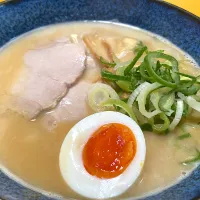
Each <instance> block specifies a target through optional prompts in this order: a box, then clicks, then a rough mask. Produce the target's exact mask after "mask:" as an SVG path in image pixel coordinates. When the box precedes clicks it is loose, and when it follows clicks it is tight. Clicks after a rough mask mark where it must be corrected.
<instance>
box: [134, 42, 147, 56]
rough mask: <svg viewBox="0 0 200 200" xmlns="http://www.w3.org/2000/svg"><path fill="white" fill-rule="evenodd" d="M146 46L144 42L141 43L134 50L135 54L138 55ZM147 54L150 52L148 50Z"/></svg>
mask: <svg viewBox="0 0 200 200" xmlns="http://www.w3.org/2000/svg"><path fill="white" fill-rule="evenodd" d="M144 47H145V45H144V44H143V42H142V41H139V42H138V43H137V45H136V47H135V48H134V52H135V53H138V52H139V51H140V50H141V49H142V48H144ZM146 52H148V50H146Z"/></svg>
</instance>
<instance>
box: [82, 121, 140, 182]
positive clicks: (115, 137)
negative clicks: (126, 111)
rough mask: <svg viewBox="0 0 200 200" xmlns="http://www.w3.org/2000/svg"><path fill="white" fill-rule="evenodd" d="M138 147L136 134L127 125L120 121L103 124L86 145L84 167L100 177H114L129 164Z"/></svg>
mask: <svg viewBox="0 0 200 200" xmlns="http://www.w3.org/2000/svg"><path fill="white" fill-rule="evenodd" d="M136 148H137V146H136V139H135V136H134V134H133V133H132V131H131V130H130V129H129V128H128V127H127V126H125V125H122V124H118V123H112V124H107V125H104V126H101V127H100V128H99V129H98V130H97V131H96V132H95V133H93V135H92V136H91V137H90V138H89V140H88V142H87V143H86V145H85V146H84V149H83V154H82V157H83V163H84V167H85V169H86V170H87V172H88V173H89V174H91V175H93V176H96V177H98V178H105V179H109V178H114V177H116V176H118V175H120V174H121V173H122V172H123V171H124V170H125V169H126V168H127V167H128V166H129V164H130V162H131V161H132V160H133V158H134V156H135V153H136Z"/></svg>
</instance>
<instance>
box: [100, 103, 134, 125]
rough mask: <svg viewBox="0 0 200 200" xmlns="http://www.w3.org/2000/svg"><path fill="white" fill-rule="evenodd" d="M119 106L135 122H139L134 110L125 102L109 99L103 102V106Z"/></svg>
mask: <svg viewBox="0 0 200 200" xmlns="http://www.w3.org/2000/svg"><path fill="white" fill-rule="evenodd" d="M113 105H115V106H117V107H120V108H122V109H123V110H124V111H125V112H126V113H127V114H128V115H129V117H131V118H132V119H133V120H134V121H135V122H137V119H136V117H135V115H134V113H133V111H132V109H131V108H130V107H129V106H128V105H127V104H126V103H125V102H123V101H121V100H117V99H108V100H107V101H105V102H103V103H102V104H101V106H103V107H105V106H113Z"/></svg>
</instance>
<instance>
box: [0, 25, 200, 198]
mask: <svg viewBox="0 0 200 200" xmlns="http://www.w3.org/2000/svg"><path fill="white" fill-rule="evenodd" d="M74 44H75V45H74ZM138 44H140V46H141V44H142V45H143V46H144V45H145V46H146V47H147V48H148V52H146V54H148V53H151V52H153V51H154V52H156V51H157V52H164V53H165V54H167V55H170V56H173V57H174V58H175V59H176V60H177V61H178V63H179V72H181V73H183V74H189V75H191V76H192V77H197V76H198V75H200V70H199V69H198V67H197V65H195V62H193V61H192V59H191V58H190V57H189V56H188V55H186V54H185V53H184V52H183V51H181V50H180V49H178V48H177V47H176V46H174V45H172V44H171V43H169V42H168V41H165V40H163V39H162V38H160V37H158V36H156V35H153V34H151V33H148V32H146V31H143V30H141V29H138V28H134V27H131V26H123V25H120V24H113V23H101V22H82V23H81V22H80V23H66V24H60V25H52V26H48V27H45V28H41V29H38V30H35V31H33V32H30V33H28V34H26V35H23V36H22V37H20V38H17V39H15V40H13V41H12V42H10V43H9V44H8V45H6V46H5V47H4V48H2V50H1V52H0V80H1V84H0V94H1V95H0V111H1V112H0V163H1V166H2V170H3V171H5V172H6V173H7V174H8V175H9V176H10V177H11V178H13V179H14V180H16V181H18V182H19V183H22V184H25V185H26V186H28V187H29V188H33V189H34V190H36V191H40V192H41V191H43V192H44V193H45V192H46V194H52V195H57V196H62V197H65V198H69V197H71V198H76V199H77V198H79V199H84V197H82V196H80V195H79V194H77V193H76V192H74V191H73V190H72V189H70V187H69V186H68V185H67V184H66V183H65V181H64V179H63V177H62V175H61V172H60V167H59V154H60V149H61V145H62V143H63V141H64V138H65V136H66V135H67V133H68V132H69V130H70V129H71V128H72V127H73V126H74V125H75V124H76V123H77V122H79V121H80V120H81V119H83V118H85V117H86V116H89V115H91V114H93V113H95V111H94V110H92V109H91V106H90V105H89V104H88V100H87V98H88V97H87V95H88V91H89V89H90V88H91V87H92V86H93V85H94V84H96V83H99V82H101V83H103V84H107V85H109V86H111V87H112V88H113V89H114V90H115V91H116V93H118V95H119V96H120V95H121V96H120V98H121V97H123V98H124V99H126V98H128V97H129V95H130V94H131V93H132V92H133V91H124V90H123V89H122V88H123V87H122V88H121V89H120V84H119V85H116V82H117V81H115V80H113V81H110V80H108V79H106V78H105V77H102V72H101V71H102V69H104V72H105V69H106V70H107V72H109V73H115V69H116V65H117V64H116V63H117V62H122V63H124V64H123V66H125V65H128V64H130V62H129V61H130V60H132V59H133V58H134V57H135V56H136V54H137V51H134V49H136V47H138ZM70 45H71V46H70ZM158 50H159V51H158ZM160 50H162V51H160ZM163 50H164V51H163ZM144 54H145V53H144ZM111 55H112V56H113V57H114V58H113V59H112V58H110V56H111ZM65 56H66V61H65V60H64V59H63V58H65ZM56 59H57V60H56ZM109 59H110V60H109ZM143 59H144V55H143V56H141V57H140V59H139V60H138V62H137V63H136V64H135V66H134V67H138V66H139V65H140V64H141V62H142V60H143ZM45 62H46V64H45ZM65 62H66V63H65ZM107 62H109V63H111V64H113V63H114V64H113V66H111V67H110V66H108V65H109V64H108V63H107ZM106 63H107V64H106ZM70 64H72V65H73V66H74V67H73V68H71V69H70V71H67V72H66V73H67V74H68V75H67V77H66V76H63V74H64V73H65V69H64V68H63V66H65V65H70ZM43 65H45V66H51V67H49V68H48V67H47V68H46V69H47V70H52V72H49V71H45V70H46V69H44V70H43V71H42V72H40V71H39V73H38V71H36V70H41V68H40V67H41V66H43ZM54 65H55V68H54V69H52V68H53V67H54ZM114 65H115V66H114ZM118 65H119V64H118ZM167 65H168V63H167V64H166V66H167ZM37 66H38V67H37ZM59 67H60V68H59ZM119 67H120V66H119ZM75 68H76V69H75ZM56 70H60V71H59V73H58V74H57V72H56ZM71 71H73V72H71ZM40 73H41V74H42V75H41V74H40ZM71 73H72V74H71ZM109 73H107V74H108V75H109ZM52 74H53V75H52ZM44 75H45V76H44ZM51 75H52V76H54V77H53V78H49V77H50V76H51ZM38 77H42V78H40V79H39V78H38ZM122 77H123V76H120V78H122ZM127 77H128V76H127ZM115 78H116V77H115ZM187 78H188V77H186V79H187ZM60 79H63V80H64V81H66V84H63V82H62V83H61V81H58V80H60ZM65 79H66V80H65ZM118 82H119V81H118ZM147 82H148V81H147ZM126 83H127V82H126ZM45 84H46V85H45ZM141 84H142V82H141ZM148 84H153V83H152V82H151V81H150V82H149V83H148ZM44 85H45V86H44ZM53 87H54V88H55V89H54V88H53ZM52 88H53V89H52ZM44 94H45V95H44ZM41 95H43V96H42V98H43V99H42V100H41V99H39V98H41ZM192 95H193V96H194V94H192ZM195 95H196V96H198V92H197V94H196V93H195ZM186 96H187V95H186V94H185V95H184V97H186ZM176 98H177V97H176ZM121 99H122V98H121ZM148 101H150V100H148ZM123 102H126V101H125V100H124V101H123ZM183 102H185V101H183ZM138 103H139V102H138ZM184 105H185V104H184ZM115 108H116V106H115V107H114V109H115ZM171 109H172V112H174V114H175V113H176V110H174V111H173V107H172V108H171ZM112 110H113V108H112ZM116 110H117V111H120V110H119V109H117V108H116ZM123 113H124V112H123ZM133 113H135V111H134V110H133ZM171 116H174V115H173V114H172V115H171ZM136 117H137V116H136ZM169 118H170V117H169ZM172 118H173V117H172ZM170 119H171V118H170ZM171 121H172V120H171ZM171 121H170V123H171ZM199 122H200V114H199V113H198V112H197V111H195V109H191V111H190V113H189V114H188V116H183V117H182V119H181V121H180V122H179V124H178V125H177V126H176V127H175V128H174V129H173V130H167V131H166V130H165V131H163V132H159V133H158V132H157V131H154V129H153V131H152V129H151V127H149V125H150V123H145V126H141V128H142V130H143V133H144V137H145V141H146V160H145V163H144V168H143V171H142V173H141V174H140V176H139V178H138V179H137V181H136V182H135V183H134V184H133V185H132V186H131V187H130V188H129V189H128V190H127V191H126V192H124V193H123V194H122V195H121V196H120V198H128V197H137V196H143V195H148V194H149V193H152V192H155V191H156V192H157V191H160V190H162V189H164V188H166V187H168V186H170V185H172V184H174V183H176V182H177V181H179V180H180V179H182V178H184V177H185V176H186V175H187V174H188V173H189V172H190V171H191V170H192V169H193V168H194V167H195V166H197V164H198V161H199V160H200V155H199V160H198V155H197V156H196V154H198V153H199V151H200V149H199V147H200V135H199V132H200V125H199ZM66 156H67V155H66ZM195 156H196V157H195ZM195 159H196V160H195ZM192 160H193V161H195V162H193V161H192ZM184 161H186V162H185V163H184ZM187 161H192V162H187ZM114 198H116V199H119V196H118V197H114Z"/></svg>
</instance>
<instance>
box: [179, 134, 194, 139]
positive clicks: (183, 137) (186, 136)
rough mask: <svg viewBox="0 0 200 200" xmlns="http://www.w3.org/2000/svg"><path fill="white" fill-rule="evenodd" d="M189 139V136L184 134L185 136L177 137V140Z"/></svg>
mask: <svg viewBox="0 0 200 200" xmlns="http://www.w3.org/2000/svg"><path fill="white" fill-rule="evenodd" d="M190 137H191V134H190V133H185V134H182V135H179V136H178V137H177V139H178V140H184V139H186V138H190Z"/></svg>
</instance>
